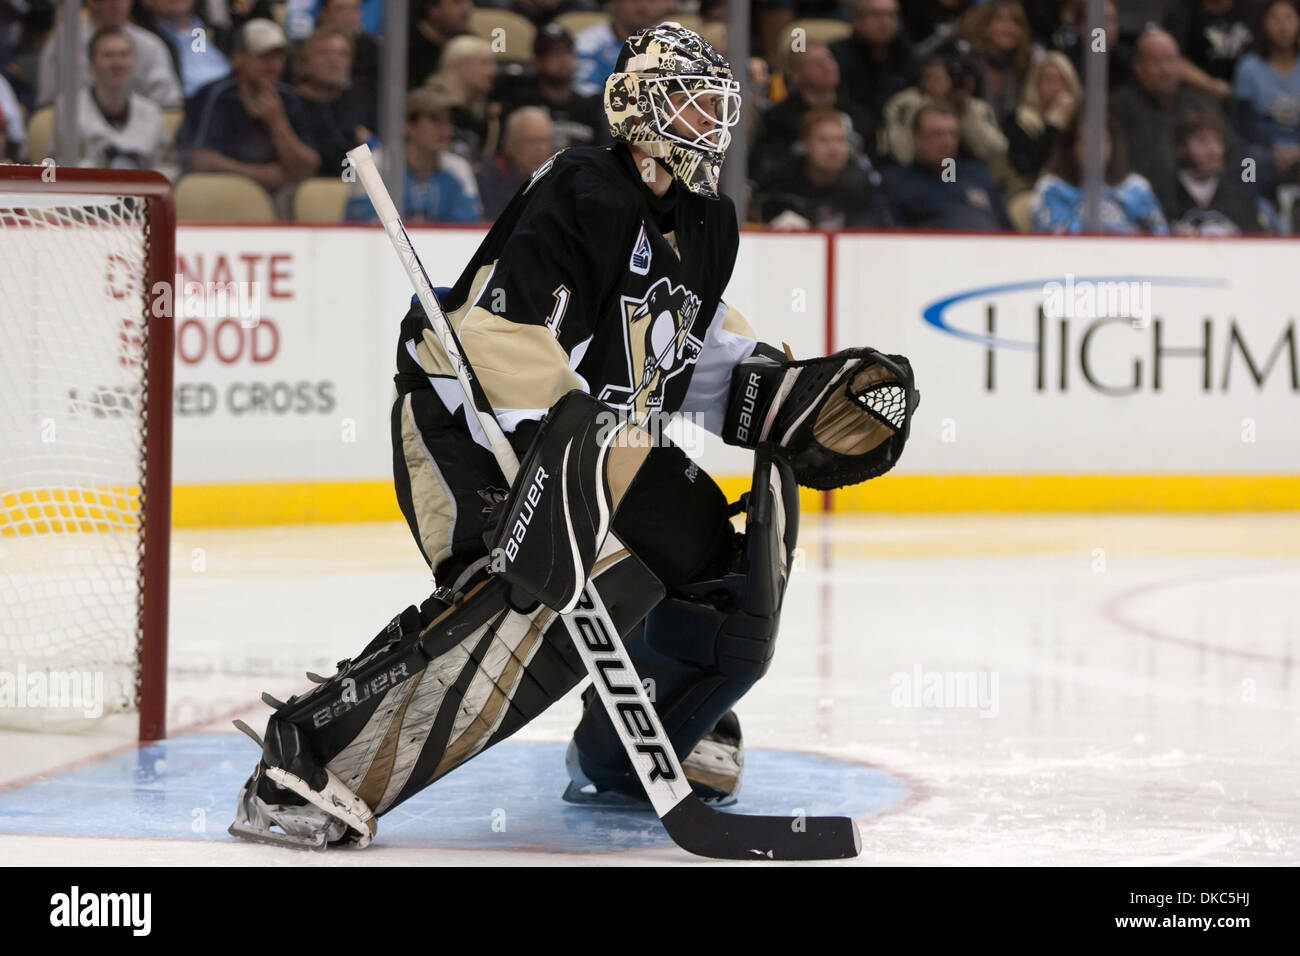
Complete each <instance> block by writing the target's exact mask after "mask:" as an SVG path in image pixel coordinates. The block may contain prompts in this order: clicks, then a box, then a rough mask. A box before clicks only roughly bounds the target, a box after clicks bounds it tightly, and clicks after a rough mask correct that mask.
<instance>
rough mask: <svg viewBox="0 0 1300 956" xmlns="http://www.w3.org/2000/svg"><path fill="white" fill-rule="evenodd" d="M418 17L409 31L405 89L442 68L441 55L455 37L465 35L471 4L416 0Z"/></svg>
mask: <svg viewBox="0 0 1300 956" xmlns="http://www.w3.org/2000/svg"><path fill="white" fill-rule="evenodd" d="M419 3H420V6H421V10H422V15H421V17H420V19H419V20H417V21H416V23H415V27H414V28H413V29H412V30H411V38H410V41H409V52H408V54H407V62H406V85H407V86H408V87H412V86H419V85H420V84H421V83H423V82H425V81H426V80H427V79H429V77H431V76H433V74H434V73H436V72H438V68H439V67H440V66H441V65H442V51H443V50H444V49H445V48H446V46H447V44H448V43H450V42H451V41H452V40H453V39H455V38H456V37H458V36H462V35H464V34H466V33H469V18H470V14H472V13H473V12H474V2H473V0H419Z"/></svg>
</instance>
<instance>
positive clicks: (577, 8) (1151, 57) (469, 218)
mask: <svg viewBox="0 0 1300 956" xmlns="http://www.w3.org/2000/svg"><path fill="white" fill-rule="evenodd" d="M1298 3H1300V0H1122V2H1115V0H1107V3H1106V4H1105V9H1106V20H1105V24H1104V27H1103V28H1102V29H1101V30H1100V31H1089V30H1088V28H1087V26H1086V23H1085V15H1086V8H1087V6H1088V4H1087V2H1086V0H755V2H754V3H752V4H751V9H752V28H753V32H752V35H751V37H750V49H751V53H752V56H751V57H750V60H749V62H747V63H744V64H734V63H733V67H734V68H735V70H736V72H737V74H738V75H740V76H742V78H743V80H744V84H745V94H746V112H745V117H744V122H745V127H746V143H747V145H748V166H747V169H746V173H747V177H748V197H747V198H748V200H749V202H748V209H749V217H750V219H751V221H752V222H756V223H757V222H761V223H767V224H769V225H770V226H772V227H774V228H843V227H874V228H925V229H936V230H978V231H993V230H1004V229H1011V228H1016V229H1020V230H1022V231H1032V230H1037V231H1043V232H1057V233H1071V232H1079V231H1082V230H1083V229H1084V228H1085V224H1084V214H1083V193H1084V190H1083V185H1082V168H1083V166H1084V154H1085V148H1084V146H1085V144H1084V122H1083V117H1084V115H1085V109H1086V105H1087V104H1086V102H1085V99H1086V98H1085V92H1084V83H1083V78H1084V76H1085V73H1086V70H1087V68H1088V65H1089V60H1090V58H1093V57H1100V55H1101V54H1102V52H1103V51H1104V54H1105V60H1106V64H1107V69H1108V94H1107V100H1108V102H1107V122H1106V124H1105V125H1106V136H1105V142H1104V154H1105V175H1104V184H1103V189H1102V209H1101V228H1102V229H1103V230H1104V231H1107V232H1113V233H1153V234H1167V233H1174V234H1199V235H1232V234H1239V233H1257V232H1275V231H1287V232H1291V231H1295V230H1293V223H1292V222H1291V219H1290V213H1291V210H1292V207H1293V205H1295V202H1294V201H1295V198H1296V197H1297V196H1300V56H1298V53H1300V7H1298ZM61 6H62V4H59V3H57V2H55V0H0V156H2V157H3V158H5V159H7V160H9V161H30V160H38V159H41V158H44V157H45V156H46V155H49V150H48V147H47V148H45V149H44V150H42V149H40V148H38V144H37V143H36V142H34V140H36V139H37V138H38V133H39V135H40V137H43V142H44V143H48V141H49V138H50V137H49V129H50V128H51V126H52V122H51V119H50V117H52V116H57V113H58V111H59V110H60V109H61V108H66V104H67V102H68V97H69V96H75V97H76V107H77V108H76V113H77V120H78V124H77V125H78V131H77V133H78V136H77V155H76V156H75V157H73V158H71V159H69V158H68V157H57V158H58V159H60V161H64V162H75V163H76V164H78V165H85V166H101V167H114V168H130V167H135V168H154V169H158V170H161V171H162V172H163V173H165V174H166V175H167V176H169V177H170V178H172V179H173V180H177V179H179V178H180V177H182V176H184V175H186V174H190V173H227V174H230V173H233V174H238V175H240V176H243V177H247V178H248V179H251V180H252V181H254V182H256V183H257V184H259V185H260V186H261V187H262V188H263V189H264V190H265V191H266V192H267V193H268V194H269V195H270V196H271V198H272V199H273V201H274V208H275V209H276V210H277V211H278V212H279V214H281V215H286V216H287V215H288V214H289V209H290V197H291V195H292V193H293V191H294V189H295V188H296V187H297V186H298V184H300V183H301V182H303V181H304V180H306V179H309V178H312V177H330V178H334V179H336V180H339V179H346V166H347V163H346V159H345V154H346V152H347V151H348V150H349V149H351V148H353V147H354V146H356V145H358V144H360V143H367V142H368V143H370V144H371V146H372V147H373V148H375V149H376V150H384V149H385V146H384V144H381V143H380V142H379V141H378V138H377V133H378V130H379V125H380V124H379V106H380V104H379V90H380V72H381V68H382V63H383V58H384V43H383V16H384V10H383V6H384V5H383V3H382V2H381V0H310V2H308V0H289V2H278V3H277V2H271V0H241V2H239V3H233V2H229V0H134V2H133V0H85V3H84V9H83V11H82V15H81V17H80V18H79V19H78V20H77V21H76V22H75V23H64V22H62V17H61V16H60V14H59V9H60V8H61ZM410 6H411V11H412V20H411V24H410V30H409V48H408V51H407V54H408V73H407V80H408V82H407V87H408V92H407V94H406V102H405V104H404V105H405V112H404V117H405V124H404V129H403V136H404V141H403V142H402V143H400V144H389V145H388V147H387V148H390V149H400V150H401V151H402V153H403V156H404V158H405V163H406V169H407V178H406V182H405V183H404V184H403V187H402V188H403V193H404V197H405V202H406V208H407V210H408V218H409V219H410V220H411V221H412V222H478V221H485V220H491V219H492V218H493V217H495V216H496V215H498V214H499V213H500V212H501V210H502V209H503V208H504V207H505V205H506V204H507V203H508V202H509V200H510V198H511V197H512V196H513V195H514V193H515V192H516V191H517V190H518V189H519V188H520V186H521V185H522V184H523V183H525V182H526V181H527V179H528V178H529V176H530V175H531V174H532V172H533V171H534V170H535V169H536V168H537V167H538V166H539V165H540V164H541V163H543V162H544V161H545V160H546V158H547V157H548V156H550V155H551V154H552V153H553V152H554V151H555V150H557V149H563V148H566V147H570V146H586V145H600V144H606V143H608V142H609V133H608V129H607V127H606V124H605V119H604V114H603V109H602V105H601V91H602V89H603V84H604V79H605V77H606V76H607V75H608V74H609V73H610V72H611V71H612V69H613V65H614V61H615V58H616V57H617V54H618V50H619V47H620V45H621V42H622V39H623V38H624V37H625V36H627V35H628V34H630V33H632V32H634V31H635V30H637V29H640V28H642V27H645V26H649V25H651V24H654V23H657V22H659V21H661V20H664V19H671V18H673V17H674V16H689V17H690V18H691V19H692V22H693V23H695V24H696V25H697V28H698V29H700V30H701V32H702V33H703V34H704V35H705V36H706V38H708V39H709V40H710V42H712V43H714V45H715V46H717V47H719V49H720V50H721V51H722V52H723V53H724V54H725V52H726V46H727V36H726V15H727V4H726V3H725V2H724V0H687V2H682V3H674V2H672V0H604V2H603V3H599V2H598V0H480V2H479V3H478V4H477V5H476V4H475V3H473V2H472V0H412V2H411V4H410ZM476 9H477V10H480V11H485V10H491V11H509V12H512V13H514V14H517V15H519V16H521V17H523V18H524V19H525V20H526V21H528V23H530V24H531V29H530V33H531V34H532V41H531V48H529V49H518V48H514V49H509V48H507V49H502V47H501V45H500V44H499V43H498V42H497V41H496V39H495V38H494V35H490V34H488V33H486V32H484V35H479V34H478V33H476V32H474V29H475V26H474V24H475V17H476V14H475V11H476ZM598 11H600V12H603V13H604V14H606V16H605V17H604V18H603V19H602V18H598V17H594V16H589V17H587V18H586V21H585V23H584V24H582V25H580V26H578V27H576V28H570V27H566V26H565V22H566V20H567V21H568V22H569V23H570V24H572V23H574V22H575V21H574V18H573V17H569V16H567V15H569V14H579V13H595V12H598ZM557 18H558V19H557ZM827 21H838V24H836V23H835V22H831V23H830V24H829V26H830V27H831V29H827V26H828V23H827ZM809 23H814V24H817V25H818V29H816V30H811V29H792V28H797V27H800V26H806V25H807V24H809ZM68 30H72V31H74V32H75V33H76V37H75V40H72V41H71V47H70V46H69V41H70V38H68V37H66V34H65V31H68ZM480 32H482V31H480ZM517 46H518V44H516V47H517ZM72 47H75V49H77V50H78V51H80V53H81V55H80V56H79V57H78V58H77V60H76V62H74V63H64V62H62V57H63V56H64V55H65V51H66V50H67V49H69V48H72ZM41 115H44V116H45V121H44V125H42V124H41V123H38V122H35V119H36V118H37V117H38V116H41ZM38 153H40V154H41V155H37V154H38ZM732 161H735V160H734V158H733V160H732ZM1296 211H1297V212H1298V213H1300V208H1298V209H1297V210H1296ZM343 215H344V216H345V218H347V219H351V220H365V219H367V218H368V217H369V216H370V215H371V211H370V209H369V206H368V204H367V203H366V202H365V201H364V196H363V195H362V194H360V193H356V194H354V195H353V196H352V197H351V199H350V200H348V201H347V202H346V205H345V208H344V213H343Z"/></svg>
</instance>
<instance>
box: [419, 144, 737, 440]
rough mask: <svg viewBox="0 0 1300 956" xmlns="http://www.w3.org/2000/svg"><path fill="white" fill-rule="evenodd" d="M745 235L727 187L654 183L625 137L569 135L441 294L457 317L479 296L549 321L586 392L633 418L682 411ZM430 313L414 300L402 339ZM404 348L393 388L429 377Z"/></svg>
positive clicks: (497, 309)
mask: <svg viewBox="0 0 1300 956" xmlns="http://www.w3.org/2000/svg"><path fill="white" fill-rule="evenodd" d="M647 162H648V160H647ZM661 174H662V171H661ZM738 242H739V236H738V233H737V227H736V212H735V207H734V206H733V205H732V203H731V200H730V199H728V198H727V197H725V196H722V197H719V198H718V199H706V198H705V197H703V196H697V195H695V194H694V193H691V192H690V191H688V190H686V189H683V188H682V187H681V186H680V185H679V184H678V183H676V182H674V183H673V185H672V186H671V187H670V188H669V190H668V192H667V193H666V194H665V195H664V196H663V197H656V196H655V195H654V194H653V193H652V192H651V191H650V189H649V188H648V187H647V186H646V185H645V184H644V183H643V181H642V178H641V170H640V169H638V166H637V163H636V160H635V158H634V157H633V156H632V154H631V153H630V152H629V151H628V150H627V148H626V147H625V146H622V145H615V146H613V147H580V148H574V149H568V150H564V151H562V152H559V153H557V154H556V155H555V156H553V157H551V158H550V159H549V160H547V161H546V162H545V163H543V164H542V166H541V167H539V168H538V170H537V172H536V173H535V174H534V175H533V177H532V179H531V180H530V182H529V183H528V184H526V185H525V186H524V187H523V188H521V190H520V191H519V192H518V193H517V194H516V195H515V197H514V199H513V200H511V202H510V205H508V206H507V207H506V209H505V211H504V212H503V213H502V214H501V216H500V218H498V219H497V221H496V224H495V225H494V226H493V227H492V229H491V231H490V232H489V233H488V234H487V236H486V237H485V238H484V240H483V242H482V243H481V244H480V245H479V247H478V250H477V251H476V252H475V254H474V257H473V258H472V259H471V261H470V263H469V265H468V266H466V268H465V270H464V272H463V273H462V274H461V276H460V278H459V279H458V280H457V282H456V284H455V286H454V287H453V288H452V290H451V292H450V293H449V294H448V295H447V296H446V297H445V301H444V302H443V308H444V309H445V310H446V312H447V314H448V315H449V316H450V317H451V319H452V322H453V323H455V324H457V325H459V321H460V319H461V318H463V316H464V315H465V313H467V312H468V311H469V309H470V308H471V307H472V306H474V305H478V306H481V307H483V308H485V309H487V310H488V311H490V312H492V313H494V314H496V315H498V316H501V317H503V318H505V319H507V320H509V321H511V322H517V323H521V324H537V325H545V326H547V327H548V328H549V329H550V330H551V332H552V333H553V334H554V335H555V336H556V338H557V339H558V341H559V343H560V346H561V347H562V348H563V349H564V351H565V353H566V354H567V355H568V356H569V365H570V367H571V368H573V369H574V370H575V371H576V372H577V373H578V375H580V376H582V378H583V379H584V380H585V381H586V383H587V385H588V390H589V391H590V393H591V394H592V395H594V396H595V397H597V398H599V399H601V400H602V401H604V402H607V403H608V404H610V405H613V406H616V407H631V405H632V404H634V405H635V408H636V415H637V417H638V418H640V417H641V416H642V415H644V414H645V413H646V412H647V411H663V412H674V411H677V410H678V409H680V408H681V405H682V401H683V399H684V397H685V395H686V391H687V388H688V386H689V384H690V379H691V374H692V371H693V370H694V367H695V365H696V363H697V361H698V360H699V358H700V354H701V352H702V351H703V350H704V347H705V344H704V343H705V337H706V332H707V331H708V328H709V325H710V323H711V322H712V321H713V319H714V317H715V314H716V313H717V312H718V309H719V305H720V303H721V299H722V291H723V289H724V288H726V285H727V282H728V281H729V280H730V278H731V270H732V267H733V265H734V264H735V258H736V248H737V245H738ZM426 327H427V320H426V318H425V316H424V312H423V310H422V309H421V308H420V307H419V306H418V305H415V306H412V309H411V311H410V312H409V313H408V314H407V316H406V318H405V320H404V321H403V323H402V336H401V342H402V343H405V342H407V341H408V340H410V339H413V338H415V339H417V340H418V338H419V335H420V333H421V331H422V329H424V328H426ZM397 362H398V375H397V385H398V390H399V392H403V393H405V392H407V391H410V390H412V389H413V388H418V387H423V386H425V385H427V380H426V378H425V374H424V372H423V370H422V369H421V368H420V367H419V365H418V363H417V362H416V361H415V360H414V358H413V357H412V356H411V355H410V354H408V352H407V350H406V348H405V346H404V344H403V345H399V348H398V354H397ZM638 388H640V392H639V394H637V389H638ZM634 394H635V400H634V402H633V401H632V399H633V396H634Z"/></svg>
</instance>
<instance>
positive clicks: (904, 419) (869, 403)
mask: <svg viewBox="0 0 1300 956" xmlns="http://www.w3.org/2000/svg"><path fill="white" fill-rule="evenodd" d="M920 400H921V395H920V393H919V392H918V391H917V390H916V387H915V385H914V383H913V379H912V366H911V364H910V363H909V362H908V361H907V359H905V358H904V357H903V356H901V355H884V354H882V353H880V352H877V351H876V350H875V349H870V348H855V349H844V350H843V351H840V352H836V353H835V354H834V355H830V356H827V357H826V358H815V359H806V360H804V361H795V360H793V359H791V358H788V357H786V358H782V357H779V353H776V350H775V349H770V348H768V347H764V346H760V347H759V350H758V351H756V352H755V353H754V354H753V355H751V356H750V357H749V358H747V359H745V360H744V361H742V362H740V363H739V364H738V365H737V366H736V368H735V369H734V371H733V372H732V374H731V395H730V397H729V399H728V401H727V414H726V418H725V419H724V427H723V433H722V437H723V439H724V440H725V441H726V442H727V443H728V444H730V445H740V446H742V447H744V448H753V447H755V446H756V445H757V444H758V443H759V442H763V441H772V442H775V443H776V444H777V445H778V446H779V447H780V448H782V449H783V450H784V451H785V454H786V457H787V458H788V459H789V460H790V464H791V466H792V467H793V468H794V476H795V479H796V480H797V481H798V482H799V484H801V485H804V486H806V487H808V488H816V489H818V490H821V491H827V490H830V489H832V488H843V487H845V486H846V485H856V484H858V483H859V482H863V481H866V480H867V479H868V478H875V477H877V476H878V475H883V474H884V473H885V472H887V471H889V469H891V468H893V467H894V465H895V464H897V463H898V459H899V456H900V455H902V453H903V445H904V444H906V442H907V435H908V431H909V429H910V427H911V421H912V414H913V412H915V411H916V407H917V405H918V404H919V402H920Z"/></svg>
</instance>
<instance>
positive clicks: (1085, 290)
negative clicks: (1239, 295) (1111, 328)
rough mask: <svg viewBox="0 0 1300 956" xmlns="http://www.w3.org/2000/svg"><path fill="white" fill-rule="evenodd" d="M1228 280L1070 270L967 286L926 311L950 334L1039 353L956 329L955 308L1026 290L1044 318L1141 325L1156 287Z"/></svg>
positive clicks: (1221, 285)
mask: <svg viewBox="0 0 1300 956" xmlns="http://www.w3.org/2000/svg"><path fill="white" fill-rule="evenodd" d="M1229 287H1230V283H1229V282H1228V280H1227V279H1206V278H1196V277H1190V276H1142V275H1137V276H1132V275H1128V276H1125V275H1118V276H1076V275H1074V274H1072V273H1067V274H1065V275H1061V276H1053V277H1051V278H1046V279H1026V280H1024V281H1021V282H1007V283H1002V284H1000V285H990V286H982V287H980V288H977V289H966V290H963V291H961V292H956V293H954V294H952V295H949V296H945V297H944V298H942V299H937V300H935V301H934V302H931V303H930V304H929V305H927V306H926V307H925V308H924V309H922V310H921V318H922V319H923V320H924V321H925V322H926V323H927V324H929V325H932V326H934V327H935V328H936V329H938V330H939V331H940V332H943V333H945V334H947V335H953V336H956V337H957V338H959V339H965V340H966V341H968V342H974V343H976V344H978V345H982V346H984V347H985V348H990V349H1016V350H1019V351H1024V352H1033V351H1037V350H1038V349H1039V348H1040V347H1041V346H1040V343H1039V342H1036V341H1032V340H1029V339H1013V338H1006V337H1003V336H999V335H997V334H995V332H994V331H992V330H991V329H989V330H986V331H984V332H975V331H971V330H969V329H961V328H956V327H954V326H953V325H951V324H950V322H949V318H950V317H949V314H948V313H949V311H950V310H951V309H952V308H953V307H954V306H958V305H961V304H962V303H965V302H969V301H971V300H973V299H974V300H989V299H1004V298H1006V297H1008V296H1013V295H1017V294H1022V293H1031V294H1035V295H1037V297H1038V298H1039V299H1040V300H1041V301H1040V305H1041V307H1042V317H1043V318H1048V319H1053V318H1055V319H1085V320H1098V319H1100V320H1110V319H1127V320H1129V321H1131V322H1133V323H1134V324H1135V325H1139V326H1145V325H1149V324H1150V321H1151V318H1152V310H1151V290H1152V289H1153V288H1179V289H1227V288H1229Z"/></svg>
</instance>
